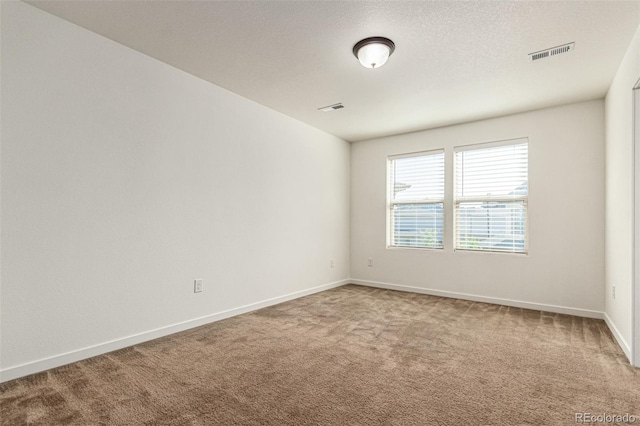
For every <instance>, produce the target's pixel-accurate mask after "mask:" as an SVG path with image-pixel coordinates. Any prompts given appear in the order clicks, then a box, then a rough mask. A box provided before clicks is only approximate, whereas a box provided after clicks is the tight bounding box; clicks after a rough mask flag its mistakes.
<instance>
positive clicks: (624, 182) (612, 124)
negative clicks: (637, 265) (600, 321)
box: [605, 30, 640, 355]
mask: <svg viewBox="0 0 640 426" xmlns="http://www.w3.org/2000/svg"><path fill="white" fill-rule="evenodd" d="M638 78H640V30H639V31H638V32H636V35H635V37H634V38H633V40H632V42H631V44H630V46H629V49H628V50H627V53H626V55H625V57H624V59H623V61H622V63H621V64H620V68H619V69H618V72H617V74H616V76H615V78H614V80H613V82H612V84H611V87H610V88H609V92H608V93H607V97H606V99H605V129H606V194H607V198H606V230H607V232H606V244H605V246H606V252H605V259H606V260H605V263H606V291H605V300H606V302H605V306H606V307H605V312H606V314H607V316H608V320H609V322H610V323H612V326H613V327H612V328H614V329H616V331H615V333H616V334H617V336H616V337H618V340H622V341H621V342H620V343H621V346H622V347H623V349H625V351H627V355H629V350H630V349H629V348H630V345H631V330H632V325H631V322H632V314H631V312H632V299H631V295H632V291H631V286H632V274H633V220H632V214H633V205H632V203H633V96H632V89H633V87H634V86H635V84H636V82H637V81H638ZM612 286H615V287H616V298H615V299H614V298H613V294H612Z"/></svg>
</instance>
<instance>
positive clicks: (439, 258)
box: [351, 100, 604, 317]
mask: <svg viewBox="0 0 640 426" xmlns="http://www.w3.org/2000/svg"><path fill="white" fill-rule="evenodd" d="M603 114H604V103H603V101H602V100H597V101H590V102H583V103H578V104H572V105H566V106H561V107H556V108H549V109H544V110H540V111H533V112H528V113H523V114H517V115H512V116H507V117H501V118H496V119H492V120H485V121H480V122H474V123H469V124H463V125H457V126H451V127H444V128H439V129H434V130H428V131H423V132H417V133H410V134H405V135H399V136H392V137H386V138H381V139H377V140H370V141H366V142H358V143H355V144H352V150H351V183H352V189H351V192H352V198H351V276H352V278H354V279H356V280H357V281H359V282H361V283H364V284H374V285H381V286H389V285H391V287H393V288H407V287H411V288H413V289H414V290H417V291H421V290H425V289H429V290H428V292H431V293H435V294H445V295H454V296H460V294H458V293H462V295H463V297H467V298H470V299H476V300H486V301H497V302H501V303H504V304H512V305H516V306H527V307H534V308H535V307H537V308H541V309H549V310H555V311H558V312H570V313H574V314H579V315H587V316H596V317H597V316H599V315H601V314H600V312H601V311H602V310H603V309H604V300H603V291H604V284H603V283H604V262H603V261H604V127H603V124H604V116H603ZM521 137H528V138H529V188H530V190H529V216H530V223H529V235H530V240H529V254H528V255H527V256H524V255H513V254H490V253H471V252H453V250H452V229H453V215H452V179H453V175H452V173H453V172H452V165H453V147H454V146H459V145H467V144H474V143H480V142H490V141H499V140H507V139H515V138H521ZM436 148H445V150H446V152H445V157H446V166H447V169H446V173H447V174H446V179H447V181H446V189H447V198H446V200H445V201H446V203H445V210H446V218H445V234H446V237H445V249H443V250H415V249H413V250H412V249H387V248H386V246H385V235H386V223H385V221H386V210H385V209H386V198H385V197H386V194H385V188H386V186H385V179H386V177H385V174H386V159H387V156H389V155H393V154H402V153H409V152H416V151H423V150H429V149H436ZM368 258H372V259H373V262H374V266H373V267H368V266H367V259H368ZM452 293H453V294H452ZM518 302H523V303H518ZM540 305H541V306H540ZM565 308H567V309H565Z"/></svg>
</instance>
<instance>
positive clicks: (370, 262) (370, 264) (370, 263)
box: [367, 258, 373, 266]
mask: <svg viewBox="0 0 640 426" xmlns="http://www.w3.org/2000/svg"><path fill="white" fill-rule="evenodd" d="M367 266H373V259H372V258H369V259H367Z"/></svg>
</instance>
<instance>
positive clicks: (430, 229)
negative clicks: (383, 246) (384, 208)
mask: <svg viewBox="0 0 640 426" xmlns="http://www.w3.org/2000/svg"><path fill="white" fill-rule="evenodd" d="M391 217H392V224H391V226H392V227H393V233H392V235H393V241H392V242H391V245H393V246H404V247H423V248H442V228H443V218H444V208H443V203H424V204H422V203H421V204H394V205H393V207H392V215H391Z"/></svg>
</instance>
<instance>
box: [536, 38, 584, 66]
mask: <svg viewBox="0 0 640 426" xmlns="http://www.w3.org/2000/svg"><path fill="white" fill-rule="evenodd" d="M575 48H576V44H575V43H574V42H572V43H567V44H563V45H562V46H556V47H552V48H549V49H545V50H540V51H538V52H533V53H529V60H530V61H532V62H533V61H538V60H540V59H544V58H548V57H550V56H556V55H560V54H562V53H569V52H572V51H573V50H574V49H575Z"/></svg>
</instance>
